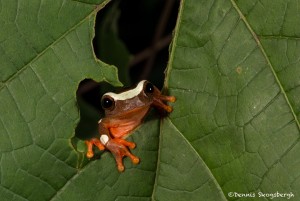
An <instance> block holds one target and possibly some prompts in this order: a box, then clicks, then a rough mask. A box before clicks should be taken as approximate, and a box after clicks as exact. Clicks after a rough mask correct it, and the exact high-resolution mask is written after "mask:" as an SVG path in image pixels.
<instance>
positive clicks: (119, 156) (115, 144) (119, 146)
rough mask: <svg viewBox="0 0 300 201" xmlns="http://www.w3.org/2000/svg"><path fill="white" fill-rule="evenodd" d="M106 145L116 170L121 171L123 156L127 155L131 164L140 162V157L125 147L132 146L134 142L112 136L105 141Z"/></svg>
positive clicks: (122, 168) (122, 169)
mask: <svg viewBox="0 0 300 201" xmlns="http://www.w3.org/2000/svg"><path fill="white" fill-rule="evenodd" d="M106 147H107V149H108V150H110V151H111V152H112V154H113V155H114V157H115V160H116V163H117V167H118V170H119V171H120V172H123V171H124V169H125V168H124V165H123V157H124V156H127V157H129V158H130V159H131V161H132V163H133V164H138V163H139V162H140V159H139V158H138V157H136V156H135V155H133V154H132V153H130V151H129V150H128V148H127V147H129V148H134V147H135V143H133V142H128V141H126V140H123V139H119V138H114V139H111V140H109V141H108V142H107V144H106Z"/></svg>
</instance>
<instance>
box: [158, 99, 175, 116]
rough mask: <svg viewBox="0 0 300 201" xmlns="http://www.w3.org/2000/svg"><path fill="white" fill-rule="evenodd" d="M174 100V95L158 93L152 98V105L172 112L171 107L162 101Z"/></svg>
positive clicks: (172, 101)
mask: <svg viewBox="0 0 300 201" xmlns="http://www.w3.org/2000/svg"><path fill="white" fill-rule="evenodd" d="M175 101H176V98H175V96H164V95H159V96H157V97H155V98H154V101H153V105H154V106H155V107H157V108H159V109H163V110H165V111H167V112H169V113H170V112H172V111H173V108H172V107H171V106H169V105H167V104H165V103H164V102H171V103H174V102H175Z"/></svg>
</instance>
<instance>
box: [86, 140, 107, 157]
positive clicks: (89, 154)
mask: <svg viewBox="0 0 300 201" xmlns="http://www.w3.org/2000/svg"><path fill="white" fill-rule="evenodd" d="M85 144H86V146H87V152H86V157H88V158H92V157H93V156H94V152H93V145H95V146H96V147H98V149H99V150H104V149H105V147H104V145H103V144H101V142H100V140H99V139H97V138H92V139H90V140H86V141H85Z"/></svg>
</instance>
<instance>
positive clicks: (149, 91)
mask: <svg viewBox="0 0 300 201" xmlns="http://www.w3.org/2000/svg"><path fill="white" fill-rule="evenodd" d="M144 90H145V93H147V94H152V93H153V92H154V86H153V84H151V83H150V82H148V83H147V84H146V86H145V89H144Z"/></svg>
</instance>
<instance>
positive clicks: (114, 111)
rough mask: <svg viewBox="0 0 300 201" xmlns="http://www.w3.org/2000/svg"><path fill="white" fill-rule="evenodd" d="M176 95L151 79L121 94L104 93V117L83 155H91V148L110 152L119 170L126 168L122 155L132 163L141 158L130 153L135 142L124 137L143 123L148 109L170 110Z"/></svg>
mask: <svg viewBox="0 0 300 201" xmlns="http://www.w3.org/2000/svg"><path fill="white" fill-rule="evenodd" d="M175 101H176V98H175V96H166V95H163V94H162V92H161V91H160V90H159V89H158V88H157V87H156V86H155V85H153V84H152V83H151V82H149V81H147V80H142V81H140V82H138V83H137V84H136V85H135V86H134V87H132V88H130V89H127V90H125V91H122V92H120V93H114V92H107V93H105V94H104V95H103V96H102V98H101V106H102V108H103V110H104V113H105V116H104V118H101V119H100V120H99V122H98V133H99V136H97V137H93V138H90V139H88V140H85V143H86V146H87V152H86V156H87V158H89V159H90V158H92V157H93V156H94V152H93V147H94V146H95V147H96V148H98V149H99V150H101V151H102V150H108V151H110V152H111V153H112V154H113V156H114V158H115V161H116V165H117V169H118V171H119V172H123V171H124V170H125V167H124V164H123V158H124V157H125V156H126V157H129V158H130V159H131V161H132V163H133V164H138V163H139V162H140V159H139V158H138V157H137V156H135V155H134V154H132V153H131V151H130V149H134V148H135V147H136V144H135V143H134V142H130V141H127V140H126V139H125V138H126V137H127V136H128V135H130V134H131V133H132V132H133V131H134V130H135V129H136V128H137V127H138V126H140V125H141V124H142V123H143V120H144V118H145V116H146V115H147V114H148V113H149V111H150V109H151V108H156V109H158V110H159V111H160V112H163V113H166V114H168V113H170V112H172V111H173V107H172V106H170V105H168V104H167V102H172V103H174V102H175Z"/></svg>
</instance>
